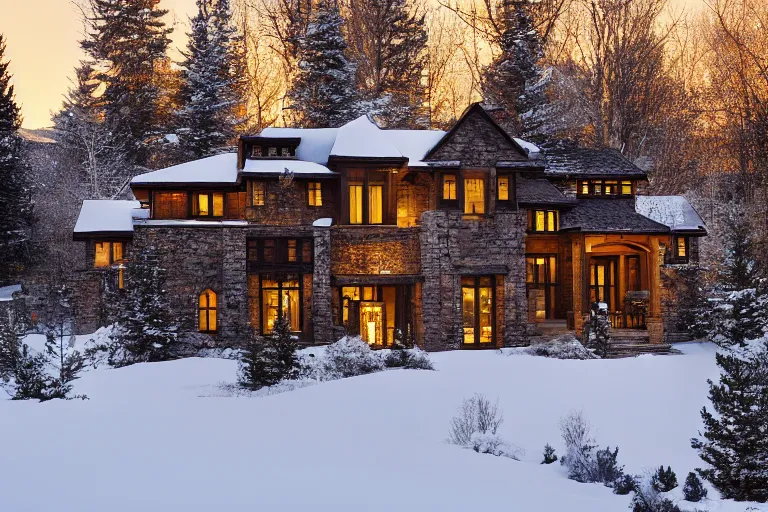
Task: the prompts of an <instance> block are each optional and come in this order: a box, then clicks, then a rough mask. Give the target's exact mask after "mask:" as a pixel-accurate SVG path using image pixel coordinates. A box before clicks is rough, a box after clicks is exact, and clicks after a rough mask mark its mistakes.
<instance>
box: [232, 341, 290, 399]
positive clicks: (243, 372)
mask: <svg viewBox="0 0 768 512" xmlns="http://www.w3.org/2000/svg"><path fill="white" fill-rule="evenodd" d="M280 379H282V368H281V364H280V362H279V361H278V358H277V354H276V352H275V346H274V345H273V344H272V343H269V342H268V341H267V340H265V339H264V338H262V337H260V336H258V335H257V334H256V333H255V332H252V333H251V335H250V336H249V337H248V339H247V341H246V343H245V346H244V347H243V350H242V351H241V352H240V362H239V365H238V373H237V381H238V384H240V386H241V387H243V388H246V389H250V390H252V391H255V390H257V389H260V388H263V387H265V386H272V385H274V384H277V383H278V382H280Z"/></svg>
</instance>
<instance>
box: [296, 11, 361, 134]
mask: <svg viewBox="0 0 768 512" xmlns="http://www.w3.org/2000/svg"><path fill="white" fill-rule="evenodd" d="M343 23H344V21H343V20H342V18H341V14H339V8H338V5H336V4H335V3H333V4H331V3H329V2H328V1H326V0H322V1H321V2H320V3H319V4H318V5H317V7H316V8H315V10H314V11H313V13H312V17H311V18H310V21H309V24H308V26H307V31H306V34H305V35H304V37H302V38H301V39H300V43H299V53H298V55H299V63H298V70H297V72H296V75H295V77H294V80H293V83H292V84H291V88H290V90H289V91H288V94H287V97H288V99H289V100H290V102H291V108H292V110H293V112H294V113H295V115H296V122H297V124H298V125H299V126H302V127H304V128H321V127H337V126H341V125H343V124H345V123H347V122H349V121H352V120H353V119H355V118H356V117H358V115H359V114H360V111H359V107H360V105H359V101H358V96H357V90H356V84H355V72H356V66H355V65H354V64H352V63H351V62H349V60H347V57H346V56H345V55H344V53H345V51H346V49H347V43H346V41H345V40H344V35H343V33H342V25H343Z"/></svg>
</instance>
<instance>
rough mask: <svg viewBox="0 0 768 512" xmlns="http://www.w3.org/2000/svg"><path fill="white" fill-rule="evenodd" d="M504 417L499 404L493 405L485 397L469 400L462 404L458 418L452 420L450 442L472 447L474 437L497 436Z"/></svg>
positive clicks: (479, 396) (478, 396) (474, 397)
mask: <svg viewBox="0 0 768 512" xmlns="http://www.w3.org/2000/svg"><path fill="white" fill-rule="evenodd" d="M503 422H504V417H503V415H502V414H501V412H500V411H499V407H498V404H492V403H491V401H490V400H488V399H487V398H486V397H485V396H483V395H479V394H477V395H475V396H473V397H472V398H467V399H465V400H464V402H463V403H462V404H461V408H460V409H459V414H458V416H454V418H453V419H452V420H451V432H450V435H449V437H448V441H449V442H450V443H452V444H458V445H461V446H472V435H473V434H475V433H480V434H496V431H497V430H498V429H499V427H500V426H501V424H502V423H503Z"/></svg>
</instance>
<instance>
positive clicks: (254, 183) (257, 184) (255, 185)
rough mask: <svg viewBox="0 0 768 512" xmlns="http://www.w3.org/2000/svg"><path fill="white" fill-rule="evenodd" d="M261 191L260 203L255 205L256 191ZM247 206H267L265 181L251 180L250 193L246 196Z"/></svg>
mask: <svg viewBox="0 0 768 512" xmlns="http://www.w3.org/2000/svg"><path fill="white" fill-rule="evenodd" d="M257 189H259V190H260V191H261V202H260V203H257V202H256V201H255V199H256V190H257ZM248 197H249V199H248V203H249V204H248V205H249V206H254V207H260V206H265V205H266V204H267V182H266V181H265V180H251V193H250V194H248Z"/></svg>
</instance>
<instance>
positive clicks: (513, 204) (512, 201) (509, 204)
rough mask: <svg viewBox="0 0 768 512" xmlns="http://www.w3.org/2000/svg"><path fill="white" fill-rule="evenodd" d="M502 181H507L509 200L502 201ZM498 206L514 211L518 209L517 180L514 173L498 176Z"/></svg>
mask: <svg viewBox="0 0 768 512" xmlns="http://www.w3.org/2000/svg"><path fill="white" fill-rule="evenodd" d="M502 179H506V180H507V199H501V198H500V195H499V192H500V190H501V188H500V186H499V183H500V181H501V180H502ZM496 206H499V207H502V208H509V209H513V210H516V209H517V178H516V177H515V174H514V173H503V174H497V175H496Z"/></svg>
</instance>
